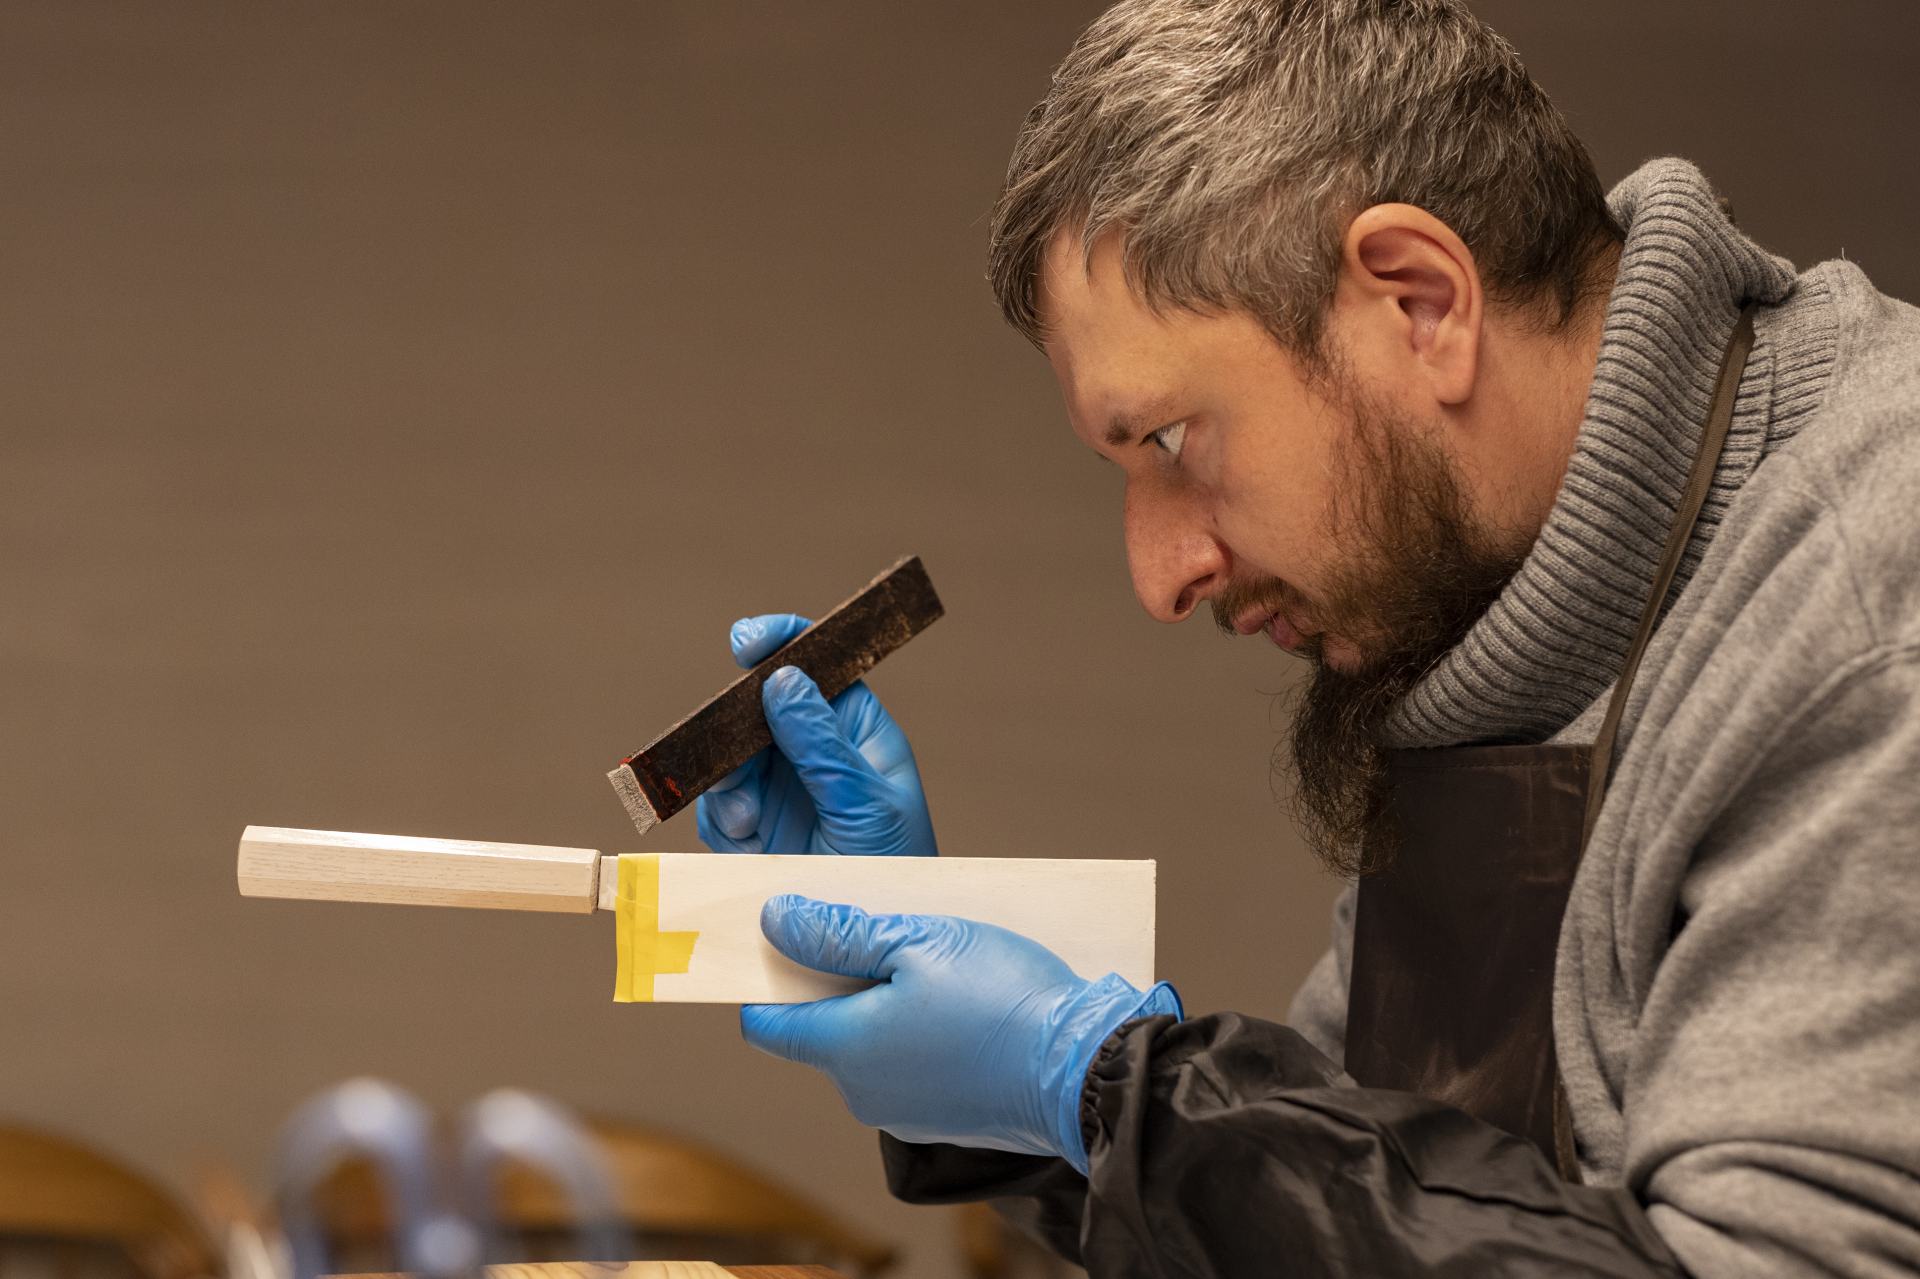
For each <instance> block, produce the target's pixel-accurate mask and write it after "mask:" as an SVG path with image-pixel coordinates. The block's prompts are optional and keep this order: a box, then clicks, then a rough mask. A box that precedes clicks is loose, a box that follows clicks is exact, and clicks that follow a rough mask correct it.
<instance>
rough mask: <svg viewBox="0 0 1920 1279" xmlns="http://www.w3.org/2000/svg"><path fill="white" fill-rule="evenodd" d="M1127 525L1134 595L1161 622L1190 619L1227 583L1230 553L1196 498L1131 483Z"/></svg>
mask: <svg viewBox="0 0 1920 1279" xmlns="http://www.w3.org/2000/svg"><path fill="white" fill-rule="evenodd" d="M1123 523H1124V524H1125V527H1126V538H1127V567H1128V568H1129V569H1130V570H1131V571H1132V573H1133V593H1134V594H1135V595H1137V596H1139V597H1140V607H1142V608H1144V609H1146V610H1147V614H1148V616H1150V617H1152V618H1153V619H1154V620H1155V621H1156V622H1183V621H1185V620H1186V619H1187V617H1188V616H1189V615H1190V614H1192V612H1193V610H1194V609H1196V608H1198V607H1200V604H1201V602H1202V601H1203V600H1205V599H1207V598H1208V597H1210V596H1211V595H1213V594H1214V593H1215V592H1216V591H1218V590H1219V589H1220V587H1221V586H1222V585H1223V584H1224V583H1225V582H1226V580H1227V572H1228V568H1229V567H1230V563H1231V560H1230V557H1229V556H1228V554H1227V549H1226V547H1225V546H1223V545H1222V544H1221V542H1220V539H1218V538H1217V537H1215V536H1214V535H1213V533H1212V532H1211V531H1210V530H1209V527H1208V523H1207V520H1206V513H1205V511H1204V510H1203V509H1202V508H1201V506H1200V503H1199V502H1198V500H1197V499H1196V498H1195V497H1193V496H1192V495H1189V494H1186V493H1182V492H1180V491H1178V490H1176V489H1174V488H1173V487H1172V486H1169V485H1161V484H1154V483H1152V482H1151V481H1145V482H1142V481H1136V480H1130V481H1129V482H1128V484H1127V497H1126V514H1125V516H1124V519H1123Z"/></svg>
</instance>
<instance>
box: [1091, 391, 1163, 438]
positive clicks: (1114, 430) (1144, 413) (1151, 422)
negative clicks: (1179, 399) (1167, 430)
mask: <svg viewBox="0 0 1920 1279" xmlns="http://www.w3.org/2000/svg"><path fill="white" fill-rule="evenodd" d="M1172 412H1173V401H1172V399H1171V398H1170V397H1166V396H1162V397H1161V398H1159V399H1156V400H1152V401H1149V402H1148V403H1147V404H1146V405H1145V406H1144V407H1143V408H1139V409H1132V410H1122V411H1120V412H1118V413H1115V414H1114V415H1113V416H1112V417H1111V418H1109V419H1108V420H1107V433H1106V437H1105V438H1106V441H1107V444H1108V445H1109V446H1111V447H1113V448H1119V447H1120V446H1121V445H1122V444H1125V443H1126V442H1127V441H1129V440H1131V439H1132V438H1133V437H1134V436H1136V435H1140V434H1142V433H1144V432H1146V431H1150V430H1157V429H1158V428H1160V427H1162V426H1165V425H1166V424H1167V415H1168V414H1170V413H1172Z"/></svg>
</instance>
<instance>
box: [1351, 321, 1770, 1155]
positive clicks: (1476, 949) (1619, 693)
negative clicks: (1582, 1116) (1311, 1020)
mask: <svg viewBox="0 0 1920 1279" xmlns="http://www.w3.org/2000/svg"><path fill="white" fill-rule="evenodd" d="M1753 311H1754V308H1753V307H1752V306H1751V305H1749V306H1748V307H1747V308H1746V309H1745V310H1744V311H1742V312H1741V314H1740V321H1739V323H1738V324H1737V325H1736V326H1735V328H1734V331H1733V337H1732V339H1731V340H1730V341H1729V342H1728V344H1727V351H1726V355H1725V357H1724V358H1723V359H1722V361H1721V365H1720V380H1719V384H1718V386H1717V387H1716V388H1715V390H1714V396H1713V407H1712V409H1711V411H1710V413H1709V415H1708V418H1707V424H1706V430H1705V431H1704V432H1703V434H1702V436H1701V440H1700V448H1699V451H1698V452H1697V453H1696V454H1695V455H1694V459H1693V469H1692V471H1691V473H1690V474H1689V476H1688V478H1687V489H1686V493H1685V495H1684V496H1683V498H1682V500H1681V504H1680V509H1679V510H1678V512H1676V514H1675V517H1674V524H1673V527H1672V528H1671V529H1670V530H1669V531H1668V534H1667V545H1666V552H1665V554H1664V556H1663V557H1662V559H1661V563H1660V570H1659V572H1658V573H1657V574H1656V575H1655V577H1654V582H1653V588H1652V591H1651V592H1650V593H1649V595H1648V597H1647V602H1646V607H1645V609H1644V610H1643V611H1642V613H1641V616H1640V628H1639V631H1638V632H1637V633H1636V634H1635V636H1634V639H1633V644H1632V647H1631V648H1630V649H1629V650H1628V653H1627V662H1626V666H1625V667H1624V668H1623V669H1622V670H1621V672H1620V679H1619V682H1618V683H1616V684H1615V685H1614V689H1613V696H1612V697H1611V698H1610V699H1609V700H1608V702H1607V713H1606V717H1605V718H1604V719H1603V720H1602V721H1601V725H1600V732H1599V735H1598V737H1597V738H1596V739H1595V740H1594V743H1593V744H1592V745H1591V746H1561V745H1541V746H1463V747H1456V748H1451V749H1445V750H1409V751H1395V752H1393V753H1392V754H1391V756H1390V757H1389V759H1388V772H1389V775H1390V778H1391V781H1392V785H1393V798H1392V809H1393V815H1394V817H1395V819H1396V824H1397V829H1398V832H1399V847H1398V850H1397V852H1396V853H1395V855H1394V857H1393V859H1392V862H1391V864H1390V865H1389V866H1388V868H1387V869H1386V870H1384V871H1381V872H1380V873H1378V874H1375V875H1370V876H1368V877H1366V878H1365V879H1362V880H1361V881H1360V897H1359V903H1358V907H1357V909H1356V912H1355V915H1354V924H1353V983H1352V987H1351V990H1350V992H1349V995H1348V1005H1347V1051H1346V1067H1347V1073H1348V1074H1350V1075H1352V1076H1353V1077H1354V1079H1355V1080H1356V1081H1357V1082H1359V1083H1360V1084H1362V1085H1364V1086H1366V1087H1369V1088H1392V1089H1397V1090H1399V1091H1403V1092H1413V1093H1418V1094H1420V1095H1421V1096H1424V1097H1431V1098H1433V1099H1435V1100H1437V1101H1443V1102H1446V1103H1448V1104H1450V1105H1453V1106H1458V1107H1459V1108H1460V1109H1462V1110H1464V1111H1466V1112H1468V1113H1469V1114H1471V1115H1474V1116H1476V1117H1478V1118H1480V1119H1483V1120H1485V1121H1486V1122H1488V1123H1490V1124H1494V1125H1497V1126H1498V1127H1501V1128H1504V1129H1506V1130H1507V1131H1508V1132H1511V1133H1514V1134H1516V1135H1517V1136H1521V1137H1525V1138H1527V1139H1528V1140H1530V1141H1532V1142H1534V1143H1535V1144H1536V1145H1538V1146H1539V1147H1540V1149H1541V1150H1543V1151H1545V1152H1546V1153H1547V1155H1548V1156H1549V1157H1550V1158H1552V1159H1553V1160H1554V1162H1555V1165H1556V1166H1557V1167H1558V1168H1559V1170H1560V1174H1561V1176H1563V1177H1565V1178H1567V1179H1568V1180H1573V1181H1577V1180H1578V1179H1579V1166H1578V1164H1577V1162H1576V1161H1575V1158H1574V1151H1573V1136H1572V1129H1571V1126H1570V1124H1569V1122H1568V1116H1567V1111H1566V1099H1565V1096H1564V1094H1562V1092H1561V1090H1560V1081H1559V1070H1558V1067H1557V1065H1556V1064H1555V1060H1554V1051H1553V969H1554V958H1555V955H1556V953H1557V952H1558V949H1559V940H1560V922H1561V919H1562V917H1563V916H1564V915H1565V914H1566V908H1567V895H1568V892H1569V890H1570V889H1571V888H1572V886H1573V875H1574V871H1575V870H1576V869H1577V868H1578V867H1579V865H1580V856H1581V854H1582V853H1583V852H1584V851H1585V849H1586V842H1587V837H1588V836H1589V835H1590V834H1591V833H1592V831H1593V823H1594V819H1595V818H1596V817H1597V816H1598V815H1599V812H1600V802H1601V799H1602V797H1603V796H1604V795H1605V794H1606V788H1607V772H1608V769H1609V768H1610V766H1611V764H1612V761H1613V744H1614V738H1615V735H1616V734H1617V733H1618V732H1619V728H1620V715H1621V712H1622V711H1623V710H1624V709H1625V707H1626V703H1627V693H1628V691H1629V690H1630V689H1631V688H1632V686H1633V677H1634V674H1635V672H1637V671H1638V670H1639V668H1640V659H1641V657H1642V656H1644V655H1645V653H1646V648H1647V641H1648V640H1649V639H1650V638H1652V636H1653V630H1654V625H1655V623H1656V622H1658V620H1659V617H1660V613H1661V607H1662V605H1663V604H1664V603H1665V601H1666V598H1667V593H1668V591H1669V590H1670V589H1671V588H1672V585H1673V576H1674V572H1675V571H1676V570H1677V569H1678V568H1679V566H1680V557H1681V555H1682V553H1683V552H1684V551H1685V550H1686V547H1687V541H1688V539H1689V538H1690V537H1691V536H1692V534H1693V527H1694V523H1695V521H1696V520H1697V519H1698V518H1699V515H1700V507H1701V505H1702V504H1703V503H1704V502H1705V501H1706V496H1707V489H1708V487H1709V485H1710V484H1711V483H1712V481H1713V473H1714V469H1715V466H1716V464H1717V463H1718V461H1719V457H1720V448H1721V445H1722V444H1723V443H1724V442H1725V440H1726V438H1727V431H1728V428H1729V427H1730V426H1731V425H1732V422H1733V402H1734V395H1735V393H1736V391H1737V390H1738V389H1739V386H1740V375H1741V373H1742V372H1743V371H1744V370H1745V368H1746V364H1747V356H1748V354H1749V353H1750V352H1751V351H1752V349H1753Z"/></svg>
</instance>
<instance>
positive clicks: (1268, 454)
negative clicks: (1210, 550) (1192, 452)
mask: <svg viewBox="0 0 1920 1279" xmlns="http://www.w3.org/2000/svg"><path fill="white" fill-rule="evenodd" d="M1211 493H1212V504H1213V508H1214V518H1215V520H1216V522H1217V527H1218V528H1219V530H1220V535H1221V537H1222V538H1223V539H1225V541H1226V542H1227V544H1228V545H1229V546H1231V547H1232V548H1233V552H1234V556H1235V558H1236V559H1237V560H1240V561H1243V562H1244V564H1245V567H1246V568H1249V569H1253V570H1255V571H1258V572H1261V573H1265V574H1267V575H1269V576H1273V577H1280V578H1284V579H1286V580H1287V581H1289V582H1291V583H1293V584H1295V585H1297V586H1305V585H1307V584H1308V582H1309V581H1310V580H1311V579H1312V578H1313V577H1314V576H1316V575H1315V574H1314V573H1313V572H1312V569H1311V566H1312V565H1315V564H1318V563H1320V562H1321V560H1322V558H1323V557H1324V556H1325V555H1326V553H1327V549H1328V548H1327V547H1326V545H1325V543H1326V541H1327V536H1326V527H1327V522H1326V499H1325V483H1324V468H1322V467H1319V466H1317V465H1315V464H1312V463H1306V462H1304V461H1303V460H1302V459H1299V458H1297V457H1295V456H1293V455H1292V454H1291V453H1289V452H1287V451H1285V450H1279V449H1255V448H1244V447H1243V448H1239V449H1234V450H1228V451H1227V452H1225V453H1224V454H1223V455H1222V457H1221V458H1220V466H1219V470H1218V473H1217V474H1216V475H1215V476H1214V483H1213V484H1212V485H1211Z"/></svg>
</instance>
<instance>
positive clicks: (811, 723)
mask: <svg viewBox="0 0 1920 1279" xmlns="http://www.w3.org/2000/svg"><path fill="white" fill-rule="evenodd" d="M761 704H762V705H763V706H764V707H765V708H766V712H767V727H768V728H770V729H772V730H773V741H774V745H776V746H778V747H779V748H780V753H781V754H782V755H785V756H786V757H787V762H788V763H790V764H792V765H793V771H794V772H795V773H796V774H798V775H799V778H800V784H801V785H802V786H804V787H806V788H807V794H808V795H810V796H811V797H812V798H813V804H814V807H815V808H817V809H820V810H821V811H822V812H823V813H837V814H842V815H848V816H851V814H848V813H846V811H845V810H846V809H847V807H848V805H849V804H850V803H859V802H860V801H862V800H864V799H866V798H867V797H868V796H870V795H872V794H873V793H874V791H875V789H877V788H879V787H881V786H884V784H885V779H884V778H882V777H881V776H880V774H879V773H878V772H876V771H875V769H874V767H873V765H872V764H870V763H868V762H867V758H866V756H864V755H862V754H861V753H860V751H859V748H857V747H856V746H854V744H853V743H852V742H850V741H848V740H847V737H846V734H845V733H843V732H841V731H840V717H839V716H837V715H835V714H834V713H833V707H831V706H829V705H828V704H827V699H826V698H824V697H822V696H820V686H819V685H817V684H815V683H814V682H813V679H812V677H811V676H809V675H808V674H807V673H806V672H805V671H803V670H801V669H800V668H799V667H797V666H783V667H781V668H780V669H779V670H777V671H775V672H774V673H773V674H772V675H771V676H770V677H769V678H768V680H767V683H766V687H765V688H763V689H762V690H761Z"/></svg>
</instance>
